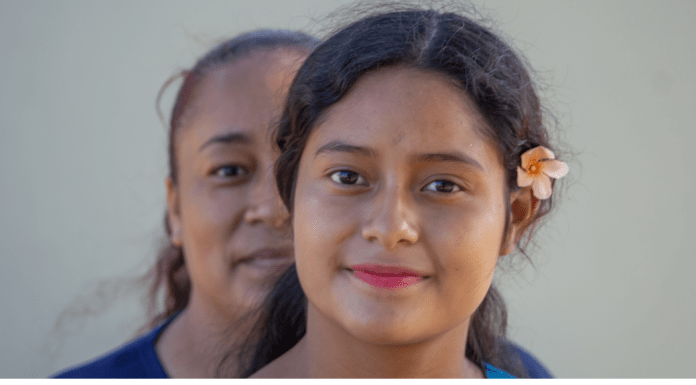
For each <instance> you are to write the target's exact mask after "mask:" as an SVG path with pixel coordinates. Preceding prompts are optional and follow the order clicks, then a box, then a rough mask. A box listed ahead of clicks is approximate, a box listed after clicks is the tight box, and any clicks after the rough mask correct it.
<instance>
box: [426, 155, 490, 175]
mask: <svg viewBox="0 0 696 385" xmlns="http://www.w3.org/2000/svg"><path fill="white" fill-rule="evenodd" d="M414 158H415V159H414V160H415V161H416V162H426V163H432V162H458V163H464V164H466V165H468V166H473V167H475V168H478V169H479V170H481V171H484V170H483V166H481V164H480V163H479V162H477V161H476V159H474V158H472V157H471V156H469V155H466V154H464V153H461V152H441V153H432V154H421V155H417V156H415V157H414Z"/></svg>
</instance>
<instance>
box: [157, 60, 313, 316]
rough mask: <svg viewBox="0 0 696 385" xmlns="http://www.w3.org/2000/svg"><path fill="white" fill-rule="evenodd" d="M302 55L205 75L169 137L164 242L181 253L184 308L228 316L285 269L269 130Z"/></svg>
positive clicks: (288, 258) (288, 253) (288, 252)
mask: <svg viewBox="0 0 696 385" xmlns="http://www.w3.org/2000/svg"><path fill="white" fill-rule="evenodd" d="M304 56H305V55H304V54H301V53H298V52H296V51H292V50H276V51H272V52H256V53H253V54H251V55H250V56H248V57H246V58H244V59H241V60H238V61H236V62H233V63H232V64H228V65H224V66H222V67H220V68H218V69H215V70H212V71H211V72H209V73H208V74H206V75H205V76H204V78H203V79H202V80H201V83H200V84H199V85H198V86H197V88H196V93H195V95H194V96H193V97H194V99H193V101H192V103H193V104H192V105H191V106H190V107H189V109H188V110H187V111H186V113H185V114H184V117H183V119H184V121H183V125H182V127H181V128H180V130H179V132H178V133H177V135H176V138H175V140H176V142H175V143H176V159H177V165H178V167H177V171H178V180H177V183H176V185H174V184H172V183H171V181H168V196H167V205H168V213H169V219H170V226H171V229H172V236H171V239H172V242H173V243H174V244H176V245H179V246H181V247H182V248H183V250H184V255H185V258H186V262H185V263H186V267H187V270H188V274H189V276H190V279H191V284H192V290H191V303H190V304H189V306H201V307H203V308H205V309H208V310H211V309H212V310H213V312H217V314H223V315H224V316H225V317H226V318H227V319H234V315H238V314H240V313H241V311H243V310H245V309H246V308H249V307H250V306H252V305H254V304H255V303H256V302H257V301H258V300H259V299H260V298H261V297H262V296H263V295H265V294H266V292H267V291H268V289H269V286H270V284H271V282H272V279H273V278H274V277H275V276H277V274H278V273H279V272H280V271H282V269H283V268H285V267H287V266H288V264H289V263H292V259H293V258H292V257H293V250H292V243H291V239H290V233H289V231H288V229H287V225H288V221H287V218H288V213H287V211H286V209H285V207H284V206H283V204H282V202H281V200H280V196H279V195H278V192H277V189H276V184H275V179H274V176H273V165H274V163H275V160H276V158H277V156H278V153H277V150H275V149H274V147H273V146H272V144H271V133H270V131H269V126H270V125H271V124H272V122H273V121H274V119H276V118H277V117H278V115H279V113H280V111H281V106H282V102H283V99H284V97H285V94H286V93H287V90H288V86H289V84H290V82H291V81H292V78H293V76H294V74H295V71H296V69H297V68H299V65H300V64H301V62H302V60H303V59H304Z"/></svg>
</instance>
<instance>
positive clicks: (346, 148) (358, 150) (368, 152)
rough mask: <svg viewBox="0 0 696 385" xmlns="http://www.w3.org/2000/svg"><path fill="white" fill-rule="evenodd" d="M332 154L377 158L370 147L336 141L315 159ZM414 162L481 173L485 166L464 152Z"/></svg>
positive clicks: (426, 156)
mask: <svg viewBox="0 0 696 385" xmlns="http://www.w3.org/2000/svg"><path fill="white" fill-rule="evenodd" d="M330 152H343V153H350V154H358V155H361V156H368V157H373V158H374V157H375V156H376V155H375V150H373V149H371V148H369V147H362V146H356V145H354V144H350V143H347V142H344V141H342V140H334V141H332V142H329V143H327V144H325V145H323V146H321V147H319V149H318V150H317V152H316V153H315V154H314V157H315V158H316V157H317V156H318V155H319V154H323V153H330ZM413 161H414V162H420V163H434V162H457V163H463V164H465V165H467V166H472V167H475V168H477V169H479V170H481V171H484V170H483V166H481V164H480V163H479V162H477V161H476V159H474V158H472V157H471V156H469V155H467V154H464V153H462V152H458V151H453V152H438V153H429V154H421V155H416V156H414V157H413Z"/></svg>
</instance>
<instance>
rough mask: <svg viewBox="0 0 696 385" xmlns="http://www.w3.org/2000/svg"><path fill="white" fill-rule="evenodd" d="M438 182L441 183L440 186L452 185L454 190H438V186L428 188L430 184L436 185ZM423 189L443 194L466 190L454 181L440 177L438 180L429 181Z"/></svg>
mask: <svg viewBox="0 0 696 385" xmlns="http://www.w3.org/2000/svg"><path fill="white" fill-rule="evenodd" d="M436 183H439V185H440V186H442V185H443V184H447V186H451V187H452V191H439V190H437V187H435V188H433V189H429V188H428V187H430V186H433V185H435V184H436ZM423 190H428V191H433V192H436V193H442V194H451V193H455V192H459V191H464V189H463V188H462V187H461V186H460V185H458V184H456V183H454V182H452V181H449V180H446V179H438V180H435V181H432V182H430V183H428V184H427V185H426V186H425V187H423Z"/></svg>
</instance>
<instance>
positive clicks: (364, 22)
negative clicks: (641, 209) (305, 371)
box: [239, 5, 553, 376]
mask: <svg viewBox="0 0 696 385" xmlns="http://www.w3.org/2000/svg"><path fill="white" fill-rule="evenodd" d="M390 7H391V10H389V11H386V12H385V11H378V12H376V13H373V14H372V15H369V16H367V17H363V18H362V19H360V20H358V21H356V22H353V23H352V24H349V25H348V26H346V27H344V28H342V29H340V30H339V31H338V32H336V33H334V34H333V35H332V36H330V37H329V38H327V39H326V40H325V42H324V43H322V44H321V45H320V46H319V47H317V48H316V49H315V50H314V52H313V53H312V54H311V55H310V56H309V57H308V58H307V59H306V61H305V62H304V64H303V65H302V67H301V68H300V70H299V72H298V74H297V77H296V78H295V81H294V83H293V84H292V86H291V88H290V92H289V94H288V99H287V103H286V106H285V109H284V111H283V115H282V118H281V121H280V124H279V127H278V131H277V134H276V142H277V144H278V146H279V147H280V149H281V151H282V152H281V155H280V157H279V159H278V161H277V163H276V181H277V184H278V189H279V191H280V195H281V197H282V199H283V202H284V203H285V205H286V206H287V207H288V209H289V210H290V212H291V213H292V208H293V199H294V192H295V183H296V181H297V170H298V166H299V163H300V157H301V156H302V153H303V150H304V148H305V145H306V143H307V140H308V138H309V136H310V135H311V133H312V130H313V129H314V127H316V126H317V124H318V122H320V120H321V119H322V117H323V116H324V115H325V114H326V112H327V110H328V109H329V108H330V107H331V106H333V105H334V104H336V103H337V102H338V101H340V100H341V98H343V97H344V96H345V95H346V94H347V92H348V91H349V90H350V89H351V87H352V86H353V85H354V84H355V82H356V81H357V80H358V79H359V78H360V77H361V76H363V75H365V74H366V73H368V72H370V71H373V70H377V69H381V68H385V67H394V66H406V67H410V68H415V69H419V70H423V71H428V72H436V73H439V74H443V75H445V76H446V77H447V78H449V79H451V80H452V81H453V82H454V84H456V85H457V86H458V87H460V88H461V90H462V92H463V93H465V94H466V95H467V96H468V98H469V99H470V100H471V101H472V102H473V104H474V105H475V106H476V109H477V110H478V112H479V113H480V115H481V117H482V118H483V121H484V123H485V124H484V125H483V126H484V127H483V128H482V130H483V131H484V134H485V135H486V136H487V137H488V138H489V139H490V140H491V143H494V144H495V146H496V149H497V152H498V155H499V157H500V159H501V161H502V164H503V167H504V168H505V170H506V176H507V179H506V181H507V194H508V196H509V194H510V192H512V191H517V190H518V189H519V188H518V186H517V179H516V178H517V167H518V166H520V156H521V155H522V153H524V152H525V151H527V150H529V149H532V148H534V147H537V146H544V147H546V148H549V149H551V150H552V151H553V146H551V144H550V143H549V138H548V134H547V128H546V127H545V125H544V119H543V117H544V110H543V109H542V106H541V104H540V101H539V98H538V96H537V91H536V90H535V84H534V82H533V81H532V78H531V77H530V75H529V71H528V70H527V65H526V62H525V60H524V59H523V57H522V56H521V55H519V54H517V53H516V52H515V51H514V50H513V48H512V47H511V46H509V45H508V44H506V43H505V42H504V41H503V40H502V39H501V38H500V37H498V36H497V35H496V34H494V33H493V32H491V30H490V29H488V28H486V27H484V26H482V24H479V23H476V22H474V21H472V20H471V19H469V18H467V17H464V16H462V15H460V14H458V13H452V12H444V11H435V10H432V9H421V8H419V7H408V6H406V7H399V9H396V10H395V9H394V6H393V5H391V6H390ZM533 204H534V205H535V206H536V210H535V211H533V213H532V214H530V215H531V218H529V219H528V220H527V221H526V222H525V223H526V224H527V226H526V227H525V228H524V229H522V230H527V232H528V233H530V232H531V231H532V230H533V228H531V227H529V226H530V225H531V226H534V224H535V223H538V220H539V219H540V218H541V217H543V216H545V215H546V214H547V213H548V212H549V211H550V210H551V207H552V199H551V198H549V199H547V200H543V201H534V202H533ZM512 210H514V209H511V208H508V210H507V219H506V220H507V222H506V227H505V235H506V236H507V234H508V232H509V226H510V223H511V221H512ZM523 232H524V231H523ZM530 236H531V235H530ZM527 239H529V238H527ZM516 241H518V242H517V243H518V249H519V250H521V251H522V253H524V250H523V246H521V245H520V244H519V239H518V240H516ZM264 306H265V308H264V310H263V314H262V322H259V323H258V325H257V327H258V328H259V330H258V332H259V333H260V335H261V338H260V340H256V341H255V342H250V343H249V346H250V347H251V348H249V347H247V350H246V351H242V352H241V354H240V355H239V358H240V359H245V358H246V362H247V365H248V366H247V368H246V371H245V372H243V373H242V375H243V376H249V375H251V374H252V373H254V372H255V371H257V370H259V369H260V368H262V367H263V366H265V365H266V364H268V363H269V362H271V361H273V360H274V359H276V358H277V357H279V356H281V355H282V354H283V353H285V352H286V351H287V350H288V349H290V348H291V347H292V346H294V345H295V344H296V343H297V342H298V341H299V339H300V338H302V336H303V335H304V333H305V329H306V313H305V308H306V297H305V296H304V293H303V292H302V288H301V287H300V285H299V281H298V277H297V272H296V270H295V268H294V267H293V268H290V269H289V270H288V271H287V272H286V273H285V275H284V276H283V277H282V278H281V279H280V281H279V282H278V284H277V286H276V287H275V289H274V291H272V292H271V293H270V294H269V297H268V298H267V300H266V302H265V305H264ZM506 327H507V311H506V307H505V303H504V301H503V299H502V297H501V296H500V294H499V292H498V291H497V290H496V288H495V287H494V286H493V285H492V286H491V287H490V289H489V291H488V293H487V294H486V296H485V298H484V299H483V302H482V303H481V305H480V306H479V307H478V308H477V310H476V311H475V312H474V314H473V316H472V319H471V323H470V327H469V333H468V339H467V346H466V356H467V357H468V358H469V359H471V360H472V361H473V362H475V363H477V364H478V365H479V366H480V367H481V368H482V369H483V362H487V363H489V364H492V365H494V366H498V367H500V368H503V369H506V370H508V371H510V372H511V374H514V375H518V376H525V373H524V369H522V368H521V366H520V365H519V361H517V362H512V361H515V360H514V359H512V358H511V356H510V355H509V354H506V353H505V349H507V347H506V346H505V344H504V343H503V341H504V337H505V331H506ZM245 355H247V356H246V357H245ZM240 362H244V361H240ZM484 372H485V370H484Z"/></svg>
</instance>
